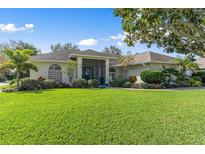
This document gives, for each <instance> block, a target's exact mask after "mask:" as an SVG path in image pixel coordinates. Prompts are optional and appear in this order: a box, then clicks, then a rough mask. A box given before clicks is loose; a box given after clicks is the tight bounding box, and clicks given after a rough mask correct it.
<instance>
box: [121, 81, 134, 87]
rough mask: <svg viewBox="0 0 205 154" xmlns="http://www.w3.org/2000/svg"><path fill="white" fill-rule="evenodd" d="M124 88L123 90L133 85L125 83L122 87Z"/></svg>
mask: <svg viewBox="0 0 205 154" xmlns="http://www.w3.org/2000/svg"><path fill="white" fill-rule="evenodd" d="M122 87H123V88H131V87H132V83H131V82H129V81H128V82H125V83H123V85H122Z"/></svg>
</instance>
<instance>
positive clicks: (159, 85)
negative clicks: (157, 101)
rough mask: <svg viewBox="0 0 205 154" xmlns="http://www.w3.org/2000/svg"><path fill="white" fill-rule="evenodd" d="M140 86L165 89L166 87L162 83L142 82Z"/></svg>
mask: <svg viewBox="0 0 205 154" xmlns="http://www.w3.org/2000/svg"><path fill="white" fill-rule="evenodd" d="M140 88H142V89H163V88H165V87H164V86H163V85H162V84H148V83H141V84H140Z"/></svg>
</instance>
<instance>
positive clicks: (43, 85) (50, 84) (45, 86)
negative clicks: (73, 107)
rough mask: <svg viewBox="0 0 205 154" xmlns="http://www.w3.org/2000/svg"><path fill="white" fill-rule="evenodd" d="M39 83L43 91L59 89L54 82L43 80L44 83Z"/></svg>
mask: <svg viewBox="0 0 205 154" xmlns="http://www.w3.org/2000/svg"><path fill="white" fill-rule="evenodd" d="M38 81H39V80H38ZM39 83H40V85H41V88H42V89H51V88H56V87H57V84H56V82H55V81H54V80H42V81H39Z"/></svg>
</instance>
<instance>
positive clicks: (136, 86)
mask: <svg viewBox="0 0 205 154" xmlns="http://www.w3.org/2000/svg"><path fill="white" fill-rule="evenodd" d="M131 88H136V89H138V88H140V84H139V83H134V84H133V85H132V86H131Z"/></svg>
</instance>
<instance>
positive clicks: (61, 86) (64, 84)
mask: <svg viewBox="0 0 205 154" xmlns="http://www.w3.org/2000/svg"><path fill="white" fill-rule="evenodd" d="M69 87H70V85H69V84H66V83H62V82H61V83H56V88H69Z"/></svg>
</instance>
